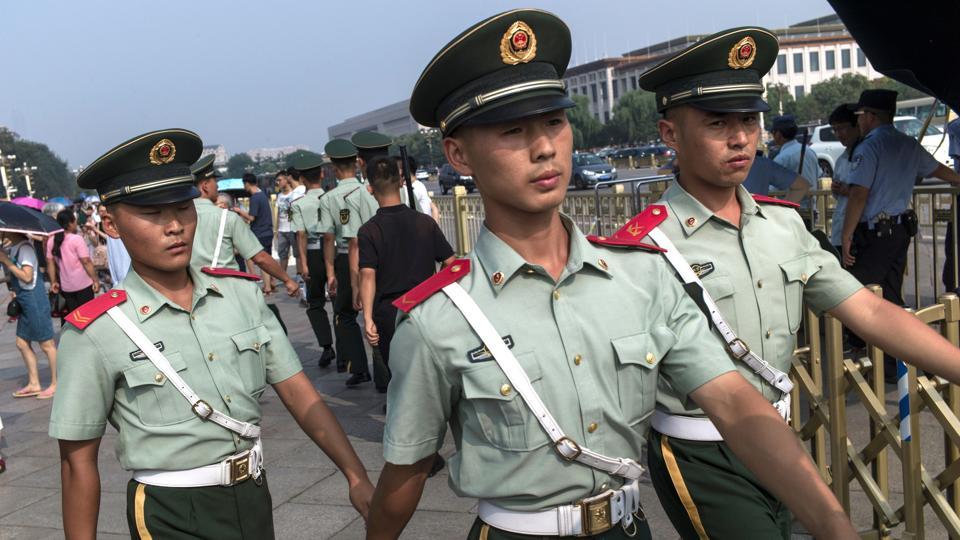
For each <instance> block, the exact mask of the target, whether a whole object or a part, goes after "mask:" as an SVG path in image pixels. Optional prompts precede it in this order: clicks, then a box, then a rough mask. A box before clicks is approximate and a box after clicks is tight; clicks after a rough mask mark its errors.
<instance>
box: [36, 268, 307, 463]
mask: <svg viewBox="0 0 960 540" xmlns="http://www.w3.org/2000/svg"><path fill="white" fill-rule="evenodd" d="M190 276H191V278H192V279H193V283H194V293H193V309H192V313H188V312H187V311H184V310H183V309H182V308H181V307H179V306H177V305H176V304H173V303H172V302H170V301H169V300H167V298H166V297H164V296H162V295H161V294H160V293H159V292H157V291H156V289H154V288H152V287H150V286H149V285H147V284H146V283H145V282H144V281H143V279H141V278H140V276H139V275H137V273H136V271H134V270H131V271H130V273H129V274H127V277H126V278H125V279H124V280H123V283H122V288H123V290H125V291H126V293H127V299H126V301H125V302H124V303H122V304H120V306H119V307H120V309H121V310H122V311H123V313H124V314H125V315H126V316H127V317H129V318H130V320H131V321H133V322H134V323H136V324H138V326H139V327H140V329H141V330H142V331H143V332H144V334H146V336H147V338H149V339H150V340H151V341H152V342H153V343H154V344H156V345H157V348H159V349H161V352H162V353H163V355H164V356H166V358H167V360H169V361H170V364H171V365H172V366H173V367H174V368H175V369H176V370H177V371H178V372H179V374H180V376H181V377H183V379H184V381H186V382H187V384H188V385H189V386H190V387H191V388H192V389H193V391H194V392H196V394H197V395H198V396H200V399H203V400H205V401H206V402H207V403H209V404H210V405H211V406H212V407H214V408H215V409H217V410H219V411H221V412H223V413H225V414H228V415H230V416H232V417H233V418H236V419H237V420H242V421H244V422H250V423H253V424H259V423H260V418H261V411H260V405H259V403H258V402H257V398H259V397H260V394H262V393H263V390H264V388H265V385H266V384H268V383H269V384H275V383H278V382H281V381H283V380H285V379H287V378H289V377H291V376H293V375H295V374H297V373H298V372H300V371H301V369H302V368H301V365H300V360H299V359H298V358H297V354H296V353H295V352H294V350H293V347H292V346H291V345H290V341H288V340H287V338H286V336H285V335H284V333H283V330H282V329H281V328H280V325H279V323H278V322H277V318H276V317H275V316H274V315H273V313H271V312H270V310H269V309H268V308H267V305H266V303H265V302H264V301H263V295H262V294H261V293H260V290H259V288H258V286H257V284H256V283H254V282H252V281H247V280H243V279H238V278H232V277H214V276H208V275H206V274H203V273H200V272H198V271H197V270H195V269H193V268H191V269H190ZM107 294H109V293H107ZM79 309H80V310H81V311H82V310H83V309H84V307H83V306H81V307H80V308H79ZM58 356H59V358H58V359H59V361H60V362H59V364H58V365H57V368H58V371H57V374H58V375H59V380H60V382H59V385H58V387H57V395H56V397H55V398H54V401H53V412H52V413H51V415H50V431H49V432H50V436H51V437H54V438H57V439H65V440H88V439H94V438H97V437H101V436H103V434H104V431H105V429H106V425H107V422H109V423H110V424H112V425H113V426H114V427H115V428H116V429H117V431H118V432H119V440H118V442H117V458H118V459H119V460H120V464H121V466H123V468H124V469H128V470H140V469H164V470H182V469H191V468H195V467H201V466H204V465H210V464H212V463H216V462H217V461H220V460H223V459H224V458H226V457H227V456H229V455H231V454H234V453H237V452H240V451H243V450H246V449H248V448H250V447H252V446H253V441H251V440H249V439H241V438H239V437H238V436H237V435H236V434H235V433H233V432H232V431H229V430H227V429H225V428H223V427H220V426H219V425H217V424H214V423H213V422H206V421H203V420H200V418H198V417H197V416H196V415H195V414H194V413H193V411H192V410H191V408H190V403H189V402H188V401H187V400H186V399H185V398H184V397H183V396H182V395H181V394H180V393H179V392H177V390H176V389H175V388H174V387H173V385H172V384H171V383H170V381H168V380H166V378H165V377H163V376H162V375H161V374H160V371H159V370H158V369H157V368H156V367H155V366H154V365H153V363H152V362H150V360H149V359H147V358H146V356H145V355H143V354H142V353H140V352H139V349H138V348H137V346H136V345H134V343H133V342H132V341H131V340H130V338H128V337H127V335H126V334H124V333H123V331H122V330H121V329H120V327H119V326H117V324H116V323H115V322H114V321H113V319H111V318H110V317H109V315H107V314H103V315H101V316H100V317H99V318H97V319H96V320H95V321H93V323H91V324H90V325H89V326H87V327H86V329H84V330H79V329H77V328H76V327H74V326H72V325H66V326H64V328H63V334H62V336H61V338H60V346H59V355H58Z"/></svg>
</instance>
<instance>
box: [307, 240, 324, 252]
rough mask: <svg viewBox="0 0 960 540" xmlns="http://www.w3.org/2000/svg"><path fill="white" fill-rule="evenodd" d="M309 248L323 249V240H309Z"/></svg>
mask: <svg viewBox="0 0 960 540" xmlns="http://www.w3.org/2000/svg"><path fill="white" fill-rule="evenodd" d="M307 249H309V250H314V249H323V242H321V241H320V240H307Z"/></svg>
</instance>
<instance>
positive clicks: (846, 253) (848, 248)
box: [843, 238, 857, 267]
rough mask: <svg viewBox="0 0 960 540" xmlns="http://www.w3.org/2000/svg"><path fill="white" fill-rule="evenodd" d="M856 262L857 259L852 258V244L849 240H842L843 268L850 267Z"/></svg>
mask: <svg viewBox="0 0 960 540" xmlns="http://www.w3.org/2000/svg"><path fill="white" fill-rule="evenodd" d="M856 262H857V258H856V257H854V256H853V242H852V241H851V239H849V238H845V239H844V240H843V266H845V267H850V266H853V265H854V263H856Z"/></svg>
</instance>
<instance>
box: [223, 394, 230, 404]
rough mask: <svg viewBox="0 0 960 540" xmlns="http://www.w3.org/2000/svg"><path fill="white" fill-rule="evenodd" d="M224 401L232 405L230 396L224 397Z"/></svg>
mask: <svg viewBox="0 0 960 540" xmlns="http://www.w3.org/2000/svg"><path fill="white" fill-rule="evenodd" d="M223 400H224V401H226V402H227V403H230V396H229V395H226V396H223Z"/></svg>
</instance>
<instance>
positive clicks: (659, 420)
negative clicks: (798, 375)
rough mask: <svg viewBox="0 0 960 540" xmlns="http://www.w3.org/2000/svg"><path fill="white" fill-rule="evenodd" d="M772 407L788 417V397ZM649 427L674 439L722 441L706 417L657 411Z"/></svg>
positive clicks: (721, 437) (782, 415)
mask: <svg viewBox="0 0 960 540" xmlns="http://www.w3.org/2000/svg"><path fill="white" fill-rule="evenodd" d="M772 405H773V408H774V409H776V410H777V413H779V414H780V416H781V417H782V418H783V419H784V420H787V419H788V418H789V417H790V396H789V395H787V397H786V398H785V399H782V400H780V401H778V402H776V403H773V404H772ZM650 425H651V427H653V429H655V430H657V431H659V432H660V433H662V434H664V435H666V436H668V437H673V438H675V439H684V440H687V441H703V442H719V441H722V440H723V435H720V432H719V431H717V427H716V426H714V425H713V422H711V421H710V419H709V418H707V417H706V416H683V415H680V414H670V413H668V412H666V411H662V410H660V409H657V410H655V411H653V418H652V420H651V421H650Z"/></svg>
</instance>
